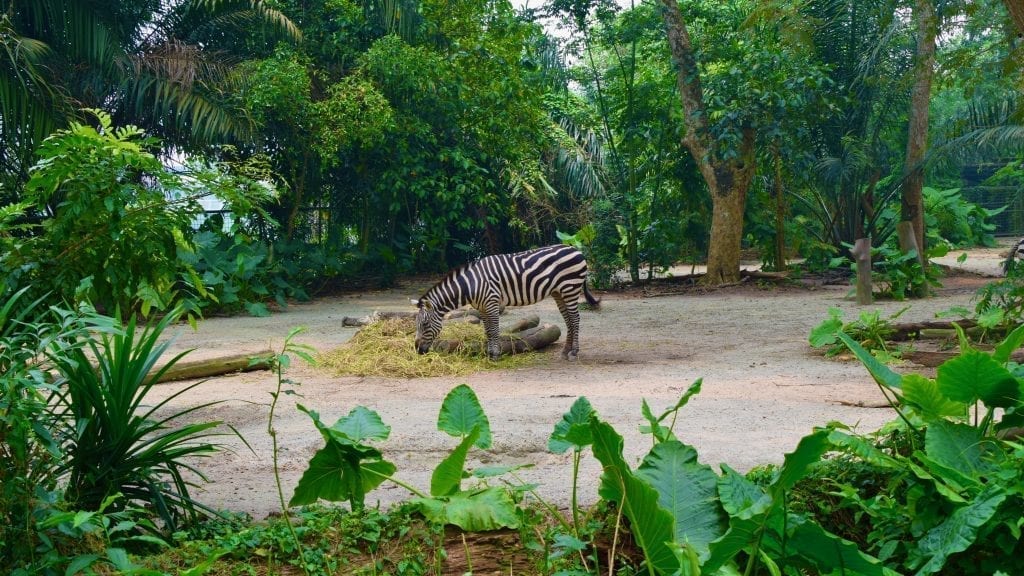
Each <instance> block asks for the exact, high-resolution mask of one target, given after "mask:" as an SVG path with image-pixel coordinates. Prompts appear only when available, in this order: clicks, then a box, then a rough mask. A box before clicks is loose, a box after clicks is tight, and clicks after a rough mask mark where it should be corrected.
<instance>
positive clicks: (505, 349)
mask: <svg viewBox="0 0 1024 576" xmlns="http://www.w3.org/2000/svg"><path fill="white" fill-rule="evenodd" d="M561 336H562V330H561V328H559V327H558V326H555V325H554V324H544V325H543V326H535V327H533V328H527V329H526V330H523V331H521V332H513V333H510V334H502V335H501V336H499V337H498V345H499V346H500V347H501V355H502V356H507V355H510V354H522V353H523V352H531V351H535V350H540V349H542V348H545V347H547V346H550V345H551V344H553V343H555V342H557V341H558V339H559V338H560V337H561ZM484 346H485V344H484V343H483V342H475V341H474V342H466V341H464V340H438V341H436V342H434V345H433V346H431V350H435V351H437V352H447V353H452V352H467V353H471V354H480V353H483V352H484V350H483V348H484Z"/></svg>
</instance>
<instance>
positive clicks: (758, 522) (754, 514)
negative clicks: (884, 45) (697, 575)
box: [701, 498, 770, 574]
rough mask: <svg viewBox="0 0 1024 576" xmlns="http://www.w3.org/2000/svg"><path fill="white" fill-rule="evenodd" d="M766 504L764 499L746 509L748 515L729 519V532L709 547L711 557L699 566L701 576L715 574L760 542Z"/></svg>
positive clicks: (765, 522)
mask: <svg viewBox="0 0 1024 576" xmlns="http://www.w3.org/2000/svg"><path fill="white" fill-rule="evenodd" d="M768 502H770V501H769V500H768V499H767V498H766V499H764V500H762V501H761V503H759V504H758V505H757V507H755V508H751V509H748V510H747V512H748V513H750V514H749V515H746V516H743V517H740V516H733V517H732V518H730V519H729V530H728V531H727V532H726V533H725V535H724V536H722V537H721V538H719V539H718V540H715V541H714V542H712V543H711V545H710V549H711V555H710V556H709V557H708V559H707V560H706V561H705V562H704V564H702V565H701V571H702V573H703V574H717V573H718V570H720V569H721V568H722V567H724V566H726V565H727V564H729V563H730V562H733V561H734V560H735V558H736V556H737V555H738V554H739V553H740V552H742V551H744V550H746V549H747V548H748V547H750V546H753V545H755V544H756V543H757V542H758V541H759V540H760V538H759V535H760V534H761V532H762V531H763V530H764V529H765V525H766V524H767V522H768V509H767V507H766V504H767V503H768ZM758 508H760V509H758Z"/></svg>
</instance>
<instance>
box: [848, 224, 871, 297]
mask: <svg viewBox="0 0 1024 576" xmlns="http://www.w3.org/2000/svg"><path fill="white" fill-rule="evenodd" d="M850 254H852V255H853V258H854V260H855V261H856V263H857V304H859V305H861V306H867V305H869V304H871V302H872V300H873V294H872V288H873V286H872V282H871V238H858V239H857V241H856V242H854V244H853V250H851V251H850Z"/></svg>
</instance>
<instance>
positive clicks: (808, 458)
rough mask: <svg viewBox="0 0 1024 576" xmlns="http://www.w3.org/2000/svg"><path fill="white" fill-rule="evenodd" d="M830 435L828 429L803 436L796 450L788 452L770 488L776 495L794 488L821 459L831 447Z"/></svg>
mask: <svg viewBox="0 0 1024 576" xmlns="http://www.w3.org/2000/svg"><path fill="white" fill-rule="evenodd" d="M828 436H829V431H828V430H817V431H815V432H814V433H812V434H809V435H807V436H804V437H803V438H801V439H800V443H799V444H797V446H796V450H793V451H792V452H790V453H788V454H786V456H785V458H784V460H783V463H782V468H781V469H780V470H779V477H778V478H777V479H776V480H775V482H773V483H772V485H771V487H770V488H769V490H770V491H771V492H772V493H773V494H775V495H776V497H780V496H781V493H782V492H787V491H789V490H790V489H792V488H793V486H795V485H796V483H797V482H799V481H800V480H802V479H803V478H804V476H806V475H807V472H808V471H809V470H810V468H811V466H813V465H814V464H817V463H818V462H820V461H821V457H822V456H823V455H824V454H825V452H828V450H829V448H831V444H830V443H829V441H828Z"/></svg>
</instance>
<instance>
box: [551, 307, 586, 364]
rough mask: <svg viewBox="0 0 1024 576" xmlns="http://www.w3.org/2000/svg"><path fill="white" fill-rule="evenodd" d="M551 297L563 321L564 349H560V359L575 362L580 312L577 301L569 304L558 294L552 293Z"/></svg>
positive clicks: (577, 350)
mask: <svg viewBox="0 0 1024 576" xmlns="http://www.w3.org/2000/svg"><path fill="white" fill-rule="evenodd" d="M551 297H552V298H554V300H555V304H558V311H559V312H561V313H562V319H564V320H565V347H564V348H562V357H563V358H565V359H566V360H576V359H577V357H578V356H579V353H580V310H579V307H578V305H577V300H576V299H573V300H572V303H571V304H569V303H567V302H566V299H565V298H564V297H563V296H562V294H561V293H559V292H553V293H552V294H551Z"/></svg>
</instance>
